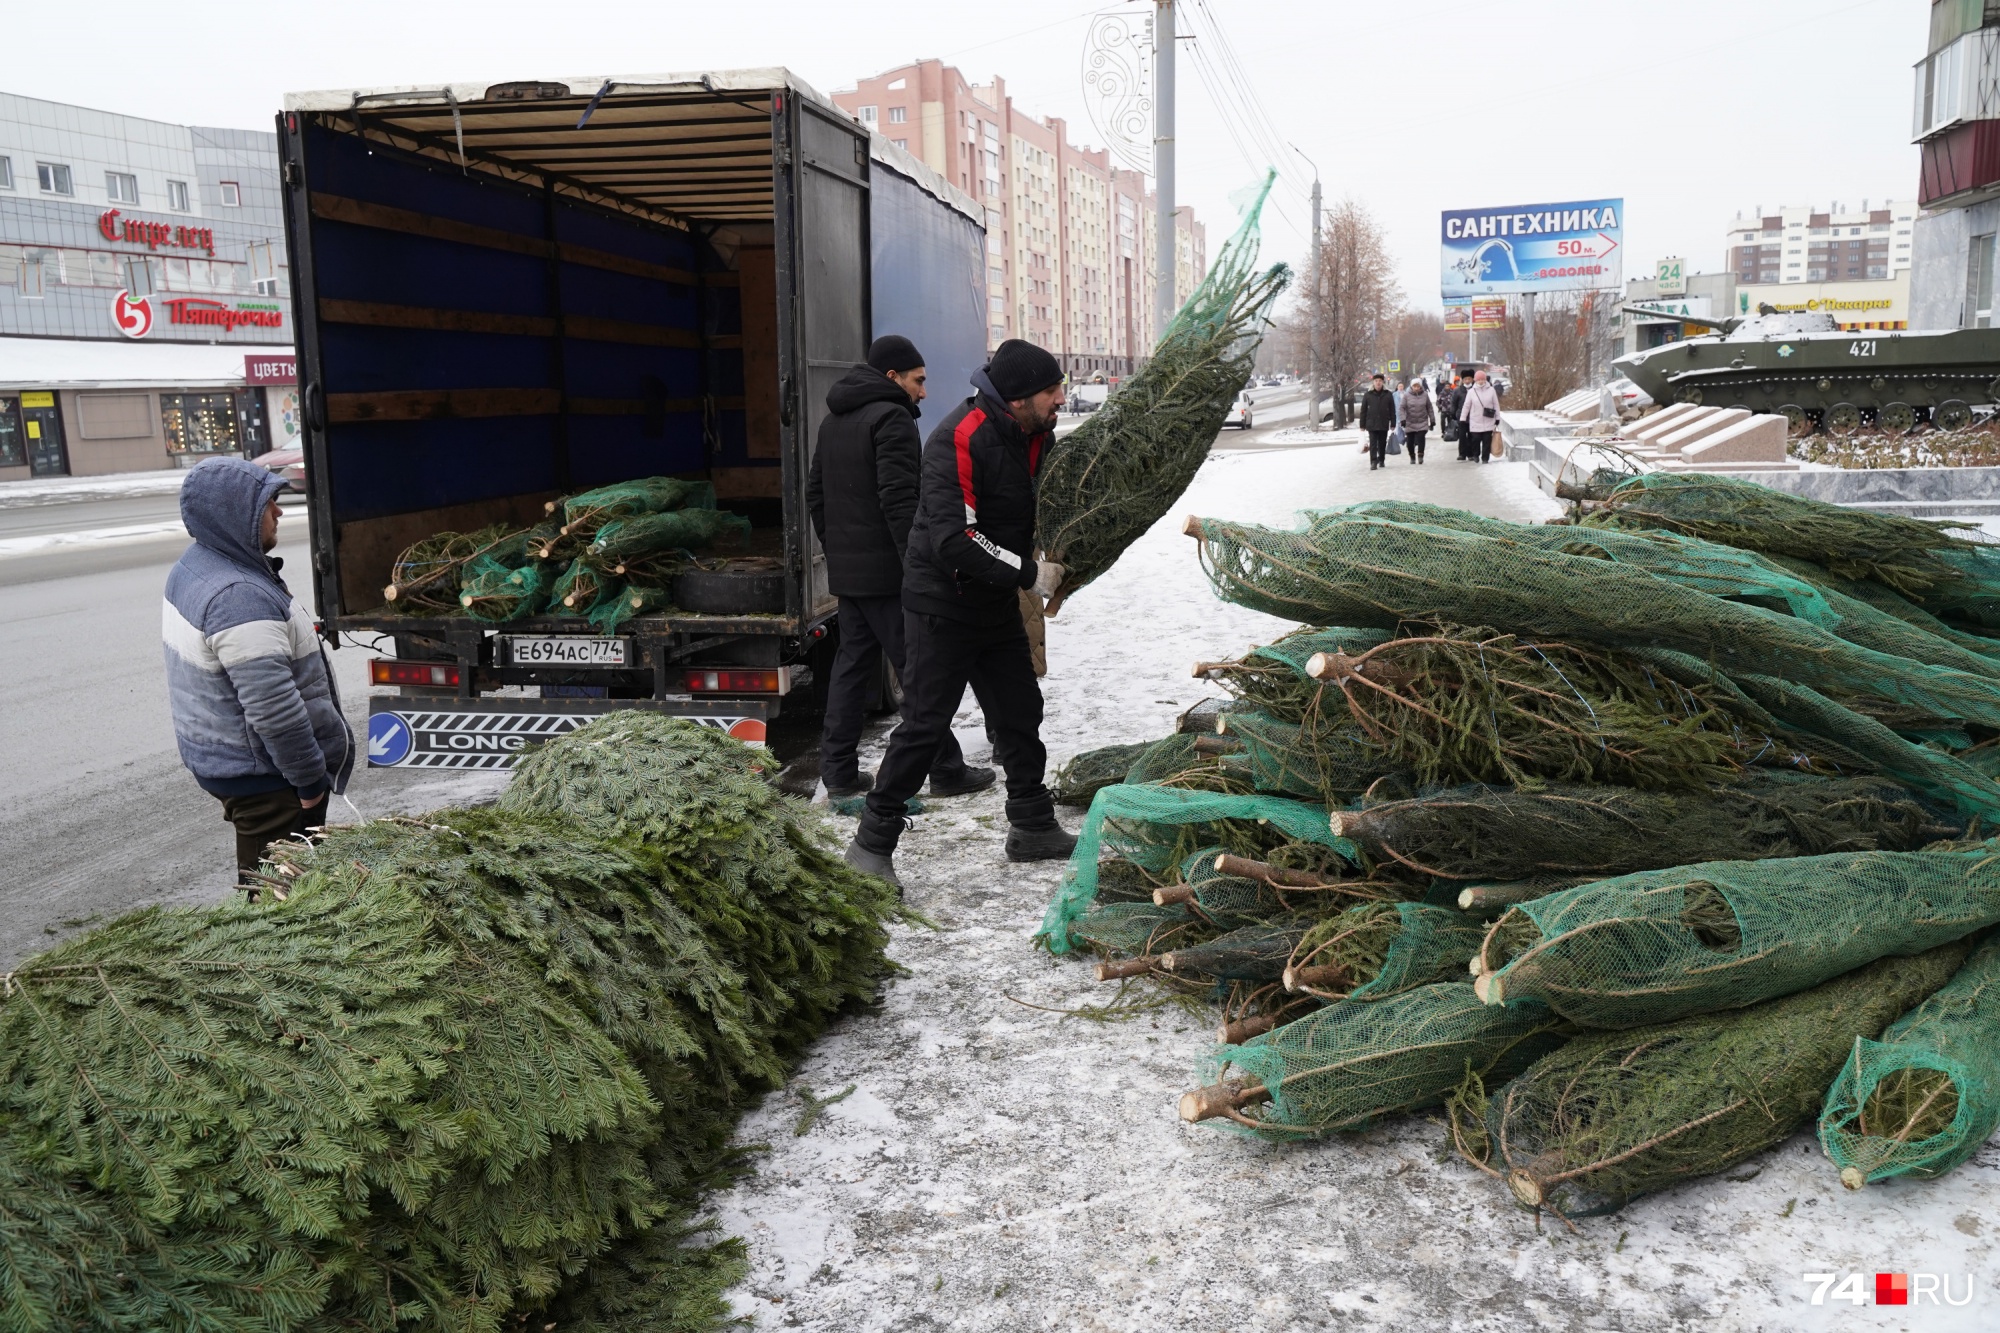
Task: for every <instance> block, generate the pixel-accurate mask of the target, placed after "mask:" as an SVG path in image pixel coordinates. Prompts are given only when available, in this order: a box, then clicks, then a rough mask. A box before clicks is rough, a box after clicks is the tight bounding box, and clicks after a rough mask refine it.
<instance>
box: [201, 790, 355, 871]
mask: <svg viewBox="0 0 2000 1333" xmlns="http://www.w3.org/2000/svg"><path fill="white" fill-rule="evenodd" d="M221 799H222V817H223V818H224V819H226V820H228V821H229V822H230V823H231V824H233V825H235V826H236V869H237V870H238V871H244V870H255V869H256V868H257V865H258V863H259V862H261V861H262V860H263V859H264V851H265V849H266V848H268V847H269V846H270V845H271V844H272V843H274V842H278V841H280V840H282V839H285V838H290V837H295V836H297V835H298V834H301V833H304V832H306V831H307V830H308V829H316V828H323V827H324V826H325V825H326V807H327V806H328V805H329V804H331V803H332V801H333V797H331V796H322V797H320V800H319V804H318V805H315V806H313V807H311V808H310V809H308V808H307V807H305V806H302V805H300V804H299V794H298V793H297V792H295V791H293V790H292V789H291V788H290V787H286V788H284V789H283V790H281V791H260V792H258V793H257V794H255V795H254V796H224V797H222V798H221Z"/></svg>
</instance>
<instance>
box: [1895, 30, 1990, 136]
mask: <svg viewBox="0 0 2000 1333" xmlns="http://www.w3.org/2000/svg"><path fill="white" fill-rule="evenodd" d="M1914 73H1915V76H1916V87H1915V90H1914V105H1913V106H1912V114H1911V122H1910V139H1911V142H1913V143H1922V142H1924V141H1925V140H1927V139H1929V138H1931V137H1932V136H1934V135H1938V134H1942V133H1944V132H1945V131H1947V130H1949V129H1951V128H1952V127H1953V126H1955V125H1960V124H1963V123H1965V122H1967V121H1978V120H1993V119H1996V118H2000V28H1981V29H1979V30H1978V31H1976V32H1968V33H1966V34H1965V35H1964V36H1963V37H1960V38H1959V39H1958V40H1957V41H1954V42H1952V43H1951V44H1950V45H1948V46H1945V47H1942V48H1940V49H1939V50H1936V51H1933V52H1932V53H1931V54H1930V55H1928V56H1926V57H1924V58H1923V59H1922V60H1919V61H1918V62H1917V64H1916V67H1915V70H1914Z"/></svg>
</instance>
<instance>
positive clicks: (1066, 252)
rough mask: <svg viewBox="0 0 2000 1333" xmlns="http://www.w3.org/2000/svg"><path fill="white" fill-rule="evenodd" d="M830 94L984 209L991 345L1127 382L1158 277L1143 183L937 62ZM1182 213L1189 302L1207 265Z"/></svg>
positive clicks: (1197, 234) (990, 88)
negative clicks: (1011, 341)
mask: <svg viewBox="0 0 2000 1333" xmlns="http://www.w3.org/2000/svg"><path fill="white" fill-rule="evenodd" d="M833 100H834V102H835V103H836V104H837V105H839V106H840V108H841V109H842V110H844V111H846V112H847V113H848V114H849V115H851V116H853V117H854V118H855V119H856V120H857V121H859V122H860V123H861V124H863V125H866V126H867V127H868V128H869V129H872V130H875V131H876V132H877V133H880V134H882V135H883V136H885V137H886V138H888V139H890V140H891V141H893V142H895V143H896V144H897V146H898V147H901V148H905V149H908V150H909V151H910V152H912V153H915V154H916V155H917V156H919V157H921V158H922V159H923V160H924V162H925V164H926V165H928V166H929V167H930V168H931V169H932V170H934V171H936V172H938V173H939V174H941V175H943V176H944V177H945V179H947V180H949V181H951V182H952V183H953V184H954V185H957V186H958V187H959V188H960V189H962V190H964V191H965V192H966V193H968V194H970V195H972V196H973V197H974V198H975V199H978V200H979V201H980V203H981V204H982V205H983V206H984V208H985V210H986V246H987V293H988V300H987V304H988V328H987V340H988V346H989V347H990V346H994V345H997V344H998V343H1000V342H1001V341H1002V340H1004V339H1007V338H1026V339H1028V340H1029V341H1031V342H1035V343H1038V344H1040V345H1042V346H1044V347H1047V348H1048V349H1049V350H1050V351H1052V352H1054V353H1055V354H1056V356H1057V357H1058V358H1059V359H1060V360H1061V361H1062V364H1063V368H1064V369H1065V370H1066V371H1068V372H1069V373H1070V375H1072V376H1073V377H1076V378H1088V377H1089V376H1091V375H1093V374H1103V375H1105V376H1107V377H1115V376H1119V375H1124V374H1129V373H1130V372H1131V371H1132V369H1133V368H1134V366H1135V365H1136V363H1137V362H1138V361H1141V360H1143V359H1144V358H1145V357H1146V355H1147V354H1148V353H1149V352H1150V351H1151V349H1152V346H1153V339H1154V330H1153V297H1152V291H1153V279H1152V275H1153V273H1154V272H1156V271H1157V269H1156V264H1155V259H1154V253H1153V251H1154V235H1153V195H1152V194H1151V192H1149V191H1148V190H1147V188H1146V178H1145V177H1144V176H1143V175H1141V174H1140V173H1138V172H1134V171H1127V170H1125V169H1123V168H1120V167H1114V166H1112V165H1111V160H1110V155H1109V154H1108V153H1106V152H1105V151H1104V150H1103V149H1090V148H1080V147H1077V146H1076V145H1075V144H1073V143H1071V142H1070V138H1069V127H1068V125H1067V124H1066V123H1065V122H1064V121H1063V120H1062V119H1061V118H1060V117H1054V116H1051V117H1041V118H1037V117H1034V116H1030V115H1028V114H1027V113H1025V112H1022V111H1019V110H1017V109H1016V108H1015V106H1014V99H1013V98H1012V97H1011V96H1009V95H1008V92H1007V85H1006V81H1005V80H1004V79H1001V78H999V77H998V76H995V77H994V79H993V81H992V82H991V83H985V84H974V83H971V82H969V81H968V80H967V79H966V77H965V76H964V74H963V73H961V72H960V71H959V70H958V68H957V67H956V66H952V65H947V64H945V63H943V62H942V61H938V60H921V61H918V62H916V63H914V64H910V65H904V66H901V67H899V68H897V69H892V70H889V71H887V72H885V73H882V74H878V75H876V76H875V77H874V78H870V79H863V80H861V81H860V82H859V83H858V84H856V85H855V87H854V88H853V89H852V90H850V91H847V92H836V93H835V94H834V95H833ZM1176 216H1177V219H1178V226H1177V227H1176V240H1177V244H1176V246H1175V255H1174V286H1175V292H1176V296H1177V299H1178V300H1186V299H1187V297H1188V296H1189V294H1191V293H1192V292H1193V291H1194V288H1195V285H1196V284H1197V283H1199V282H1200V281H1201V279H1202V276H1203V275H1204V274H1206V273H1207V271H1208V240H1207V235H1206V232H1205V230H1204V229H1203V227H1202V225H1201V223H1200V222H1199V221H1198V220H1197V219H1196V218H1195V215H1194V210H1193V209H1192V208H1188V207H1183V208H1182V209H1180V210H1179V212H1178V213H1177V215H1176Z"/></svg>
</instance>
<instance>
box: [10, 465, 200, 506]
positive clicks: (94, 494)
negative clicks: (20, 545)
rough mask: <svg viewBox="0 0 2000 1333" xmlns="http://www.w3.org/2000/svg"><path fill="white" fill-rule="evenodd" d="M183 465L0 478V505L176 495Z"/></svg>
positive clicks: (182, 474) (185, 472) (66, 502)
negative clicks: (154, 469) (94, 474)
mask: <svg viewBox="0 0 2000 1333" xmlns="http://www.w3.org/2000/svg"><path fill="white" fill-rule="evenodd" d="M186 478H187V471H186V469H184V468H169V469H168V470H166V471H164V472H114V473H110V474H108V475H106V476H102V477H28V478H23V479H22V480H20V481H0V509H12V508H14V507H16V506H18V505H48V504H69V503H70V502H72V501H75V500H108V499H112V498H114V497H118V496H126V495H177V494H179V493H180V489H181V482H182V481H184V480H186Z"/></svg>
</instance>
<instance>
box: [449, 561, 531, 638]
mask: <svg viewBox="0 0 2000 1333" xmlns="http://www.w3.org/2000/svg"><path fill="white" fill-rule="evenodd" d="M517 558H519V559H525V557H517ZM550 582H551V579H550V575H549V571H548V566H546V565H542V564H537V563H533V562H529V563H525V564H513V565H510V564H508V563H506V562H505V561H504V560H502V559H501V558H500V557H499V556H498V555H494V554H487V555H482V556H480V557H478V558H477V559H475V560H473V561H472V562H471V563H470V564H468V565H467V566H466V567H465V578H464V581H463V585H462V587H463V591H461V592H460V593H459V596H458V602H459V605H460V606H462V607H463V608H464V609H465V613H466V614H467V615H470V616H472V617H474V618H475V619H478V620H485V621H491V622H495V623H498V622H502V621H508V620H520V619H522V618H524V617H526V616H532V615H535V614H537V613H539V612H540V611H541V610H542V609H543V607H544V606H546V605H547V603H548V595H549V584H550Z"/></svg>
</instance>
